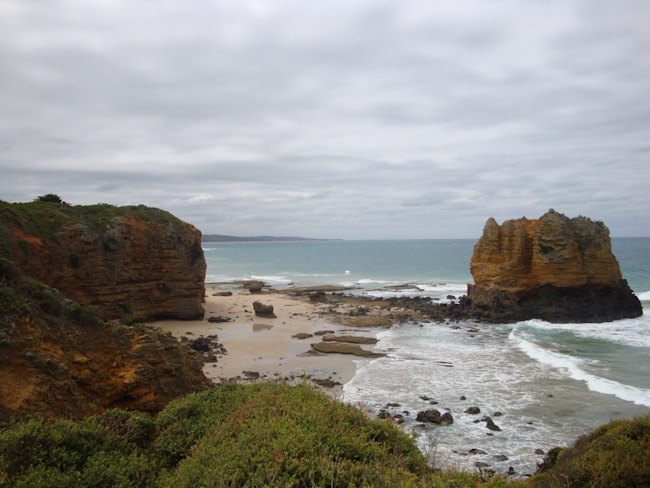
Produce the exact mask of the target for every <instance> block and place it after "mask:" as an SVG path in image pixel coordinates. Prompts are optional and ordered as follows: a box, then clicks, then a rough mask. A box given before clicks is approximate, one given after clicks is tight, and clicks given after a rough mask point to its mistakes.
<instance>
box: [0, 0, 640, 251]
mask: <svg viewBox="0 0 650 488" xmlns="http://www.w3.org/2000/svg"><path fill="white" fill-rule="evenodd" d="M648 19H650V2H648V1H645V0H638V1H636V0H616V1H611V0H562V1H560V0H544V1H541V0H537V1H532V0H493V1H484V0H480V1H479V0H454V1H434V0H427V1H413V0H400V1H394V0H385V1H380V0H375V1H371V0H327V1H315V0H260V1H248V0H237V1H210V0H204V1H200V0H128V1H127V0H85V1H82V0H67V1H62V0H33V1H29V2H26V1H24V0H0V199H2V200H5V201H8V202H23V201H31V200H33V199H34V198H35V197H37V196H38V195H42V194H45V193H56V194H58V195H60V196H61V197H62V198H63V199H64V200H65V201H66V202H68V203H71V204H75V205H78V204H92V203H110V204H114V205H134V204H145V205H149V206H154V207H158V208H162V209H164V210H167V211H169V212H171V213H173V214H174V215H176V216H178V217H180V218H181V219H183V220H185V221H187V222H190V223H192V224H193V225H195V226H196V227H198V228H199V229H201V230H202V231H203V233H207V234H228V235H241V236H253V235H276V236H306V237H315V238H342V239H399V238H404V239H415V238H477V237H479V236H480V235H481V232H482V228H483V225H484V223H485V221H486V220H487V219H488V217H494V218H496V219H497V221H498V222H502V221H503V220H506V219H510V218H519V217H523V216H526V217H528V218H537V217H539V216H541V215H542V214H543V213H545V212H546V211H547V210H548V209H549V208H554V209H555V210H557V211H559V212H562V213H564V214H566V215H567V216H569V217H574V216H578V215H584V216H588V217H590V218H592V219H594V220H601V221H603V222H605V224H606V225H607V226H608V227H609V228H610V230H611V234H612V235H613V236H618V237H621V236H650V191H648V186H649V185H650V28H648Z"/></svg>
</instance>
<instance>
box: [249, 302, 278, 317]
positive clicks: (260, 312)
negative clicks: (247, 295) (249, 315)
mask: <svg viewBox="0 0 650 488" xmlns="http://www.w3.org/2000/svg"><path fill="white" fill-rule="evenodd" d="M253 310H255V315H257V316H258V317H266V318H270V319H275V318H277V316H276V315H275V314H274V313H273V305H265V304H263V303H262V302H257V301H255V302H253Z"/></svg>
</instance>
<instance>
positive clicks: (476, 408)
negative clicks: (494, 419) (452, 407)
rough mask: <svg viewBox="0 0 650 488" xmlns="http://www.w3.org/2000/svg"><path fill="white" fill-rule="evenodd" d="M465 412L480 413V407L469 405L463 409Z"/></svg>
mask: <svg viewBox="0 0 650 488" xmlns="http://www.w3.org/2000/svg"><path fill="white" fill-rule="evenodd" d="M465 413H468V414H470V415H477V414H479V413H481V409H480V408H478V407H469V408H468V409H467V410H465Z"/></svg>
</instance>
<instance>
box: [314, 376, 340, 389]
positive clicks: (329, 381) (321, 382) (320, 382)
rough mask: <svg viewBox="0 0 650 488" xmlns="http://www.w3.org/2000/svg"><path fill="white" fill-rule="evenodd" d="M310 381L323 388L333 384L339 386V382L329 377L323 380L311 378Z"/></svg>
mask: <svg viewBox="0 0 650 488" xmlns="http://www.w3.org/2000/svg"><path fill="white" fill-rule="evenodd" d="M311 381H313V382H314V383H316V384H317V385H318V386H323V387H325V388H334V387H335V386H339V385H340V384H341V383H339V382H338V381H334V380H332V379H329V378H327V379H324V380H320V379H316V378H312V380H311Z"/></svg>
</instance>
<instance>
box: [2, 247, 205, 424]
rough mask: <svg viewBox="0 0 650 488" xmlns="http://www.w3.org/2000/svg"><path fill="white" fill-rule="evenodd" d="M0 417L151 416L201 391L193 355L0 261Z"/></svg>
mask: <svg viewBox="0 0 650 488" xmlns="http://www.w3.org/2000/svg"><path fill="white" fill-rule="evenodd" d="M0 304H1V307H0V356H1V357H2V360H1V361H0V420H3V419H6V418H8V417H9V416H11V415H21V414H31V415H38V416H41V417H45V418H53V417H60V416H66V417H73V418H82V417H85V416H87V415H92V414H97V413H101V412H103V411H105V410H108V409H110V408H116V407H120V408H126V409H135V410H142V411H146V412H157V411H159V410H161V409H162V408H163V407H164V406H165V405H166V404H167V403H168V402H169V401H170V400H172V399H174V398H177V397H179V396H182V395H186V394H188V393H191V392H197V391H201V390H204V389H206V388H207V387H208V386H209V384H210V382H209V380H208V379H207V378H206V377H205V376H204V374H203V371H202V367H203V364H202V362H201V361H200V359H199V357H198V356H197V355H196V353H194V352H193V351H190V350H189V349H188V348H187V347H185V346H183V345H181V344H179V343H178V341H177V340H176V339H175V338H174V337H172V336H171V335H169V334H165V333H162V332H161V331H159V330H154V329H151V328H148V327H145V326H143V325H139V326H135V327H130V326H125V325H121V324H120V323H119V322H118V321H115V322H114V323H106V322H104V321H103V320H101V319H100V318H99V316H97V315H96V314H95V313H94V312H92V311H91V310H89V309H87V308H85V307H83V306H81V305H79V304H78V303H76V302H73V301H72V300H68V299H65V298H63V297H62V296H61V294H60V293H59V292H58V291H57V290H55V289H53V288H50V287H48V286H46V285H43V284H42V283H38V282H36V281H34V280H32V279H30V278H28V277H26V276H25V275H24V274H23V273H22V271H20V270H19V269H18V267H17V266H16V265H15V264H13V263H12V262H10V261H8V260H6V259H0Z"/></svg>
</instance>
